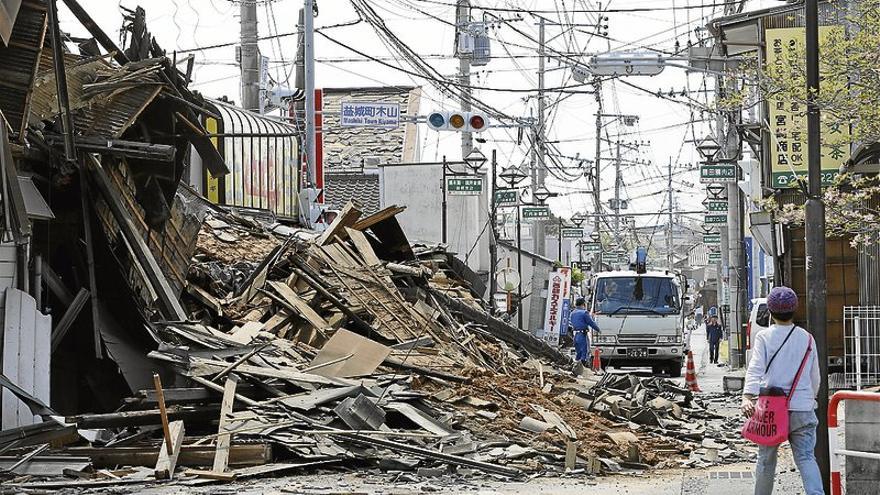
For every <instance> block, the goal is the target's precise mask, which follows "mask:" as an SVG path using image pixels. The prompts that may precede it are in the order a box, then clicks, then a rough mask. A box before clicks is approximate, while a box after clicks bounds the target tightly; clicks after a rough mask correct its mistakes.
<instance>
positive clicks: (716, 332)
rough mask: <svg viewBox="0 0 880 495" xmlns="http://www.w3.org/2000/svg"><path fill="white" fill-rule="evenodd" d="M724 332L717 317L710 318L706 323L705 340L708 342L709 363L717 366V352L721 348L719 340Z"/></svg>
mask: <svg viewBox="0 0 880 495" xmlns="http://www.w3.org/2000/svg"><path fill="white" fill-rule="evenodd" d="M723 336H724V330H723V329H722V328H721V322H720V321H718V317H717V316H710V317H709V320H708V321H707V322H706V340H708V341H709V362H710V363H713V364H718V351H719V349H720V348H721V338H722V337H723Z"/></svg>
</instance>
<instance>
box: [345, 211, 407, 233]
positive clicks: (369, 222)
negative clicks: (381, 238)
mask: <svg viewBox="0 0 880 495" xmlns="http://www.w3.org/2000/svg"><path fill="white" fill-rule="evenodd" d="M405 209H406V207H405V206H396V205H393V206H389V207H388V208H385V209H384V210H380V211H377V212H376V213H373V214H372V215H370V216H368V217H364V218H362V219H361V220H360V221H358V222H357V223H356V224H354V227H352V228H353V229H355V230H367V229H368V228H370V227H372V226H373V225H376V224H377V223H379V222H381V221H383V220H387V219H389V218H391V217H393V216H395V215H397V214H398V213H400V212H402V211H403V210H405Z"/></svg>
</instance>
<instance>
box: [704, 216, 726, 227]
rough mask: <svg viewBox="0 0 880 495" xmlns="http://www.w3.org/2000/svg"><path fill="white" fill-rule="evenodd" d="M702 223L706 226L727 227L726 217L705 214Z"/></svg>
mask: <svg viewBox="0 0 880 495" xmlns="http://www.w3.org/2000/svg"><path fill="white" fill-rule="evenodd" d="M703 223H705V224H706V225H727V215H712V214H707V215H706V216H705V217H703Z"/></svg>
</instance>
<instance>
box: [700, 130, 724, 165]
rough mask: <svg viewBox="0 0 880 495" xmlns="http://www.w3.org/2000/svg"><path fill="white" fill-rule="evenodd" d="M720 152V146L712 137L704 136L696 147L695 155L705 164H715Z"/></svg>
mask: <svg viewBox="0 0 880 495" xmlns="http://www.w3.org/2000/svg"><path fill="white" fill-rule="evenodd" d="M720 152H721V145H719V144H718V141H716V140H715V138H714V137H712V136H706V137H704V138H703V140H702V141H700V143H699V144H698V145H697V153H699V154H700V156H701V157H703V160H705V161H707V162H715V161H716V159H717V158H718V154H719V153H720Z"/></svg>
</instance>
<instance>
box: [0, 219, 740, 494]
mask: <svg viewBox="0 0 880 495" xmlns="http://www.w3.org/2000/svg"><path fill="white" fill-rule="evenodd" d="M399 211H400V209H398V208H393V209H388V210H383V211H380V212H379V213H377V214H375V215H372V216H368V217H363V218H362V217H361V215H360V213H359V211H358V209H357V206H356V205H354V204H350V205H349V206H348V207H347V208H346V209H345V211H343V212H342V214H341V215H340V216H339V217H338V218H337V220H336V222H334V223H333V224H332V225H331V226H330V227H329V229H328V230H327V231H326V232H324V233H323V234H320V235H319V234H316V233H312V232H308V231H305V230H285V231H284V234H283V235H280V234H277V233H273V232H272V229H273V227H276V226H273V225H267V224H264V223H262V222H260V221H259V220H256V219H255V218H253V217H247V216H242V215H241V214H235V213H232V212H227V211H225V210H222V209H219V208H216V207H215V211H214V212H213V213H211V214H210V215H208V217H207V218H206V220H205V222H204V225H203V226H202V230H201V232H200V234H199V236H198V241H197V245H196V249H195V255H194V257H193V262H192V264H191V265H190V269H189V274H188V277H187V282H186V292H185V295H184V297H183V299H182V303H183V306H184V308H185V310H186V312H187V314H188V315H189V318H188V319H187V320H186V321H154V322H152V323H151V325H150V326H151V332H152V334H153V335H154V336H155V338H156V339H157V342H158V348H157V349H156V350H154V351H151V352H149V357H150V358H151V359H152V360H153V362H154V363H155V366H156V367H162V368H164V369H165V370H166V371H165V372H164V373H163V379H164V380H165V383H166V384H167V385H166V386H165V387H164V388H152V389H149V388H147V389H143V390H140V391H138V392H137V393H136V394H135V395H134V396H132V397H131V398H129V399H126V400H125V401H124V404H123V406H122V407H121V408H120V409H118V410H117V411H114V412H111V413H99V414H80V415H75V416H69V417H66V418H65V419H64V420H63V421H59V422H57V423H51V422H50V423H44V425H45V427H44V428H41V429H35V430H34V431H33V432H21V433H19V434H17V435H16V437H15V441H17V442H19V443H18V444H17V445H16V446H15V447H17V449H16V450H14V452H18V453H20V454H22V455H23V454H26V453H27V452H29V451H33V449H34V447H32V446H33V445H45V443H44V442H48V441H49V439H50V438H51V440H52V445H53V448H52V449H49V450H44V449H41V451H40V452H39V454H40V455H35V456H34V457H32V460H31V461H29V462H27V463H24V464H23V465H22V466H19V467H12V468H10V469H9V472H11V473H14V474H16V475H19V478H17V479H15V480H13V481H12V482H11V483H12V485H13V486H16V487H19V488H26V487H30V488H40V487H43V488H46V487H48V486H50V485H51V486H52V487H62V486H78V487H79V486H117V485H125V484H127V483H128V482H129V481H130V480H137V481H138V482H146V481H147V480H151V479H155V478H156V477H157V476H158V475H155V476H154V475H153V472H154V470H153V469H148V468H151V467H153V466H154V465H156V463H157V456H158V462H159V463H161V462H163V461H162V459H163V456H165V453H166V442H168V439H169V436H172V437H173V436H174V432H173V431H171V430H172V429H173V427H174V426H175V425H177V427H178V428H179V429H180V430H181V432H180V434H179V436H178V437H177V438H176V443H174V445H171V442H168V446H170V449H169V450H168V452H169V455H171V456H173V460H174V462H176V465H177V466H178V470H177V473H174V469H173V463H172V468H171V470H170V473H169V474H168V476H173V477H175V479H177V480H178V482H180V483H186V484H202V483H209V482H218V481H228V480H232V479H243V478H247V477H249V476H256V475H270V474H280V473H287V472H297V471H302V470H314V469H359V468H362V469H375V468H378V469H383V470H391V471H401V470H403V471H414V472H416V473H435V472H448V471H450V470H460V471H462V472H473V471H474V470H477V471H482V472H484V473H488V474H492V475H497V476H502V477H520V476H524V475H526V474H532V473H548V472H563V471H566V466H568V470H569V471H572V470H575V472H577V471H578V470H579V471H580V472H584V473H587V474H598V473H599V472H602V471H605V472H616V471H622V470H644V469H649V468H651V467H653V466H672V465H676V464H681V465H701V464H705V463H707V462H725V461H733V460H737V459H741V458H744V456H745V454H744V453H743V452H742V450H741V448H740V446H741V445H740V443H741V442H737V441H735V439H734V438H731V437H730V434H729V433H726V432H729V431H735V430H731V429H730V428H727V429H725V428H724V419H723V417H722V416H719V415H717V414H714V413H712V412H710V411H709V410H708V408H707V407H706V404H705V402H706V401H707V399H703V398H702V396H697V395H695V394H693V393H692V392H690V391H688V390H686V389H684V388H681V387H680V386H679V385H677V384H676V383H674V382H672V381H670V380H665V379H661V378H638V377H635V376H633V375H617V374H605V375H601V376H593V375H592V374H589V375H588V376H581V377H577V378H574V377H572V376H571V374H570V371H569V366H568V363H567V360H566V358H565V356H564V355H562V354H560V353H559V352H558V351H557V350H556V349H553V348H550V347H549V346H547V345H546V344H545V343H543V342H542V341H540V340H538V339H536V338H534V337H532V336H531V335H529V334H526V333H525V332H522V331H520V330H518V329H516V328H514V327H511V326H509V325H508V324H507V323H505V322H503V321H501V320H498V319H496V318H494V317H492V316H491V315H490V314H489V313H488V311H487V309H486V308H485V306H484V304H483V302H482V301H481V300H480V299H479V298H478V297H477V294H475V293H474V292H473V291H472V290H471V289H470V287H469V286H468V284H467V283H466V282H465V281H464V278H463V277H462V276H461V275H459V274H457V273H455V271H454V270H452V268H451V267H452V266H453V264H452V263H451V262H450V261H449V260H450V258H451V257H450V255H447V254H446V253H444V252H442V251H440V252H438V251H426V253H427V254H425V255H424V256H423V257H421V258H420V257H418V256H416V255H415V253H414V252H413V251H412V249H411V247H410V244H409V242H408V241H407V240H406V238H405V236H404V235H403V233H402V231H401V230H400V228H399V225H398V224H397V221H396V219H395V216H394V214H395V212H399ZM217 230H220V231H221V232H224V233H228V234H229V236H228V238H227V240H223V239H222V238H221V237H219V236H218V235H216V231H217ZM233 237H234V238H233ZM218 239H219V242H218ZM230 252H233V253H237V254H235V255H233V256H230ZM168 425H171V426H170V427H169V426H168ZM184 426H185V433H184V430H183V428H184ZM163 431H164V432H165V433H164V434H163ZM4 433H6V432H4ZM32 437H33V438H32ZM11 438H12V437H10V439H11ZM707 438H712V439H713V440H712V441H711V442H706V443H703V442H704V439H707ZM83 439H86V440H87V441H88V442H87V445H85V446H83V443H84V442H83V441H82V440H83ZM10 443H11V442H7V443H5V444H4V443H3V442H0V446H3V445H5V446H9V447H12V445H10ZM27 445H31V447H25V446H27ZM58 445H63V446H61V447H58ZM41 456H42V457H41ZM46 456H49V457H46ZM687 456H690V457H687ZM676 458H678V460H675V459H676ZM0 461H2V460H0ZM84 463H85V465H87V466H88V469H85V466H84ZM120 466H131V467H126V468H124V469H123V470H121V471H119V470H118V469H119V467H120ZM114 469H115V470H116V471H108V470H114ZM74 472H75V473H76V474H75V477H74V478H71V479H68V480H65V481H51V482H48V483H50V485H46V484H45V483H47V482H43V481H39V482H37V481H27V482H22V478H21V477H20V476H26V477H27V479H29V480H30V479H37V478H35V477H36V476H38V474H35V473H39V474H40V475H46V474H54V475H59V474H65V475H69V476H70V475H73V473H74ZM52 483H54V484H52Z"/></svg>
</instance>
